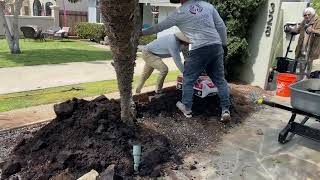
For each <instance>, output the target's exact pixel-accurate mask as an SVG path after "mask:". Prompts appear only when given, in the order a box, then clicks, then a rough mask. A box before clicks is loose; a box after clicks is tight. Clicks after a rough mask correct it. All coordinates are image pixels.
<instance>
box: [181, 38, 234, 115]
mask: <svg viewBox="0 0 320 180" xmlns="http://www.w3.org/2000/svg"><path fill="white" fill-rule="evenodd" d="M223 54H224V52H223V48H222V45H220V44H213V45H209V46H204V47H202V48H199V49H195V50H191V51H190V52H189V56H188V58H187V59H186V61H185V67H184V71H183V87H182V90H183V92H182V103H183V104H184V105H185V106H186V108H187V109H188V110H191V108H192V100H193V85H194V83H195V82H196V80H197V79H198V77H199V76H200V75H201V73H202V72H203V71H204V70H205V71H206V73H207V75H208V76H209V77H210V79H211V80H212V81H213V83H214V84H215V85H216V86H217V88H218V91H219V92H218V96H219V98H220V107H221V108H222V110H225V109H228V108H229V106H230V99H229V96H230V95H229V87H228V83H227V81H226V79H225V77H224V65H223Z"/></svg>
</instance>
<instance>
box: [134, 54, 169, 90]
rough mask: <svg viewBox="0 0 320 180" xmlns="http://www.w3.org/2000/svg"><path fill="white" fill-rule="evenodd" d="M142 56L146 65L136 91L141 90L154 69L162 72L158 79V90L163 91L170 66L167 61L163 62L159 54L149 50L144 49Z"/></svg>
mask: <svg viewBox="0 0 320 180" xmlns="http://www.w3.org/2000/svg"><path fill="white" fill-rule="evenodd" d="M142 58H143V60H144V61H145V65H144V69H143V72H142V75H141V78H140V81H139V84H138V86H137V89H136V93H140V92H141V89H142V87H143V85H144V83H145V82H146V80H147V79H148V78H149V77H150V75H151V74H152V72H153V70H154V69H156V70H158V71H159V72H160V74H159V76H158V79H157V84H156V92H159V91H161V89H162V87H163V82H164V80H165V78H166V76H167V74H168V66H167V65H166V64H165V63H163V61H162V60H161V58H160V57H159V56H156V55H154V54H152V53H150V52H148V51H142Z"/></svg>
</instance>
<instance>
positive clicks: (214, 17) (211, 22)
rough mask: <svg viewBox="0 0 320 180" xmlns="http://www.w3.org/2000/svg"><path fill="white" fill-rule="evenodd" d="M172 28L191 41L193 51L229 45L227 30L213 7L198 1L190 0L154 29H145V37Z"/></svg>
mask: <svg viewBox="0 0 320 180" xmlns="http://www.w3.org/2000/svg"><path fill="white" fill-rule="evenodd" d="M172 26H178V28H179V29H180V30H181V31H182V32H183V33H184V34H185V35H186V36H187V37H188V38H189V39H190V42H191V44H190V45H191V48H190V49H191V50H194V49H198V48H201V47H203V46H208V45H212V44H222V45H223V46H226V45H227V30H226V26H225V24H224V22H223V20H222V19H221V17H220V15H219V13H218V11H217V10H216V9H215V8H214V7H213V5H211V4H209V3H207V2H204V1H198V0H189V1H187V2H186V3H184V4H183V5H182V6H180V7H179V8H178V9H177V10H176V11H175V12H173V13H172V14H170V15H169V16H168V17H167V18H166V19H165V20H163V21H162V22H160V23H159V24H157V25H154V26H153V27H150V28H148V29H144V30H143V31H142V33H143V35H150V34H155V33H158V32H160V31H163V30H165V29H168V28H170V27H172Z"/></svg>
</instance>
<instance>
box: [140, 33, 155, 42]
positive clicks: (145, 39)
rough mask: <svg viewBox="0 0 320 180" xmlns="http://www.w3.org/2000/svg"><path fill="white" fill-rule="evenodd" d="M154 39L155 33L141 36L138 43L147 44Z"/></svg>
mask: <svg viewBox="0 0 320 180" xmlns="http://www.w3.org/2000/svg"><path fill="white" fill-rule="evenodd" d="M155 39H157V35H155V34H153V35H149V36H141V37H140V39H139V44H140V45H147V44H149V43H150V42H151V41H153V40H155Z"/></svg>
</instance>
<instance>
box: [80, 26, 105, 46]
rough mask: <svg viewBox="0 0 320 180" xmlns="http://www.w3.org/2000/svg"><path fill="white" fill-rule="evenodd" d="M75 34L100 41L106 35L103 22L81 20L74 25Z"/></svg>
mask: <svg viewBox="0 0 320 180" xmlns="http://www.w3.org/2000/svg"><path fill="white" fill-rule="evenodd" d="M76 33H77V36H78V37H80V38H84V39H90V40H94V41H96V42H100V41H101V40H103V38H104V37H105V36H106V33H105V26H104V25H103V24H97V23H88V22H81V23H79V24H78V25H77V26H76Z"/></svg>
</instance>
